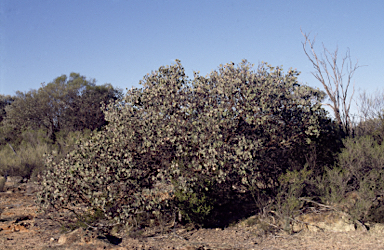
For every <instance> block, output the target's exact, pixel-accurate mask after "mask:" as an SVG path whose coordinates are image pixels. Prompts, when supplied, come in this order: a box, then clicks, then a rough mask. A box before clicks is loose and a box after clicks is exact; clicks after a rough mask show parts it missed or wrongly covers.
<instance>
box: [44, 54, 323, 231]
mask: <svg viewBox="0 0 384 250" xmlns="http://www.w3.org/2000/svg"><path fill="white" fill-rule="evenodd" d="M297 75H298V72H297V71H295V70H289V71H288V73H286V74H284V73H283V71H282V70H281V69H280V68H273V67H271V66H269V65H267V64H261V65H260V66H259V67H258V68H257V69H256V70H255V69H253V68H252V65H250V64H249V63H248V62H246V61H243V62H242V63H241V64H239V65H238V66H237V67H236V66H234V64H227V65H224V66H223V65H221V66H220V67H219V69H218V70H216V71H213V72H212V73H211V74H210V75H208V76H206V77H202V76H200V75H199V74H198V73H195V77H194V79H193V80H190V79H188V78H187V76H186V75H185V73H184V68H183V67H182V66H181V64H180V62H179V61H177V62H176V64H175V65H172V66H169V67H168V66H167V67H161V68H159V70H157V71H155V72H152V73H151V74H148V75H147V76H145V77H144V79H143V81H142V82H141V84H142V88H139V89H138V88H132V89H131V90H128V92H127V94H126V96H125V98H124V99H123V101H122V102H115V103H113V104H109V105H108V106H105V107H104V114H105V119H106V120H107V121H108V125H107V126H106V128H105V130H103V131H100V132H99V133H95V134H94V135H93V137H92V138H91V139H90V140H85V141H82V142H80V143H79V144H78V148H77V149H76V150H75V151H73V152H71V153H69V154H68V155H67V157H66V158H65V159H64V160H62V161H60V162H59V163H55V162H54V161H52V159H51V157H48V158H47V168H48V171H47V173H46V175H45V177H44V179H43V181H42V186H43V190H42V192H41V193H40V194H39V203H40V204H41V205H42V208H43V209H45V210H47V209H49V208H54V209H61V208H67V209H70V210H72V211H74V212H75V213H77V214H79V213H81V211H80V210H79V211H78V210H75V207H79V205H81V204H83V205H86V207H88V210H92V211H93V212H96V211H102V212H103V213H104V215H105V217H104V218H103V219H106V220H107V221H108V223H107V222H101V221H95V222H94V224H93V225H90V226H100V227H105V226H112V224H114V223H129V222H130V221H134V219H135V218H137V215H138V214H141V213H143V212H153V213H160V212H163V211H164V209H180V210H181V211H180V212H181V214H184V216H185V217H187V218H189V219H191V220H194V219H193V218H198V217H199V215H201V216H203V217H204V216H207V215H208V214H209V213H210V211H211V210H212V209H213V208H214V207H215V206H218V204H219V203H220V204H221V203H223V202H225V199H227V198H228V194H230V193H235V192H242V193H244V192H245V193H247V192H248V193H249V192H250V193H252V194H253V196H254V197H255V201H256V202H260V200H262V199H264V198H263V197H262V196H263V194H265V193H266V190H273V189H275V188H276V187H277V186H278V185H279V176H280V175H281V174H283V173H285V172H286V171H287V170H296V169H298V168H300V166H299V165H298V164H299V163H298V162H297V159H296V155H297V154H298V153H299V152H305V150H306V148H308V145H310V144H312V143H315V141H316V138H317V137H318V136H319V134H321V129H320V126H319V121H320V120H319V119H320V118H321V119H322V118H324V112H323V110H322V108H321V105H320V103H319V100H321V99H322V98H323V96H324V95H323V93H321V92H320V91H317V90H314V89H312V88H310V87H307V86H300V85H299V84H298V82H297ZM259 205H262V204H259ZM83 212H84V211H83ZM88 212H89V211H88ZM79 218H80V217H79ZM198 223H201V224H204V221H198Z"/></svg>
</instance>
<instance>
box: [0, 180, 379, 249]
mask: <svg viewBox="0 0 384 250" xmlns="http://www.w3.org/2000/svg"><path fill="white" fill-rule="evenodd" d="M36 190H37V187H36V186H35V185H34V184H29V183H23V184H17V183H10V182H7V185H6V191H5V192H1V193H0V209H2V213H1V216H0V249H16V250H17V249H23V250H24V249H80V250H81V249H185V250H187V249H188V250H192V249H269V250H274V249H370V250H373V249H384V237H383V235H384V229H383V228H384V227H383V226H382V225H380V224H377V225H372V226H371V230H369V231H361V230H358V229H357V230H356V229H355V228H354V227H353V226H351V225H350V224H348V221H345V220H343V218H342V216H341V217H337V216H336V217H335V216H334V215H332V216H331V214H323V215H322V216H318V217H319V218H317V217H316V216H312V217H311V218H310V219H308V218H309V217H310V216H308V215H307V216H306V217H302V218H301V219H302V220H306V221H307V224H302V225H301V226H296V230H297V231H298V233H294V234H292V235H287V234H283V233H281V234H273V235H272V234H267V233H265V232H264V231H263V230H260V226H259V225H252V226H246V223H238V224H237V225H236V226H232V227H229V228H225V229H199V230H187V229H186V228H182V227H179V228H175V229H174V230H173V231H171V232H169V233H167V234H154V233H151V232H150V231H142V232H140V233H138V234H136V235H131V236H124V235H123V236H121V238H114V239H111V238H106V237H102V236H101V235H98V234H96V233H95V232H90V231H85V230H82V229H78V230H75V231H73V232H70V233H63V232H62V229H61V226H60V224H59V223H57V222H55V221H52V220H50V219H49V218H48V216H49V215H48V216H47V215H45V216H43V215H41V214H38V213H37V207H36V205H35V204H34V198H35V191H36ZM321 218H324V219H323V220H322V219H321ZM331 218H333V219H331ZM335 218H336V219H335ZM332 223H333V224H335V225H336V226H334V227H332ZM320 227H323V228H325V229H326V230H315V228H317V229H319V228H320ZM311 228H312V229H311ZM332 228H333V229H332ZM343 230H344V232H343ZM345 230H349V231H348V232H345ZM111 241H112V243H111Z"/></svg>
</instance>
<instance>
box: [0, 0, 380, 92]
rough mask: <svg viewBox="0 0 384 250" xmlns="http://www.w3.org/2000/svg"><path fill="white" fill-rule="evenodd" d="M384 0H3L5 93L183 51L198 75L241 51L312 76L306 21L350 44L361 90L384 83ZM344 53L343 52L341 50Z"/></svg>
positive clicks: (132, 79)
mask: <svg viewBox="0 0 384 250" xmlns="http://www.w3.org/2000/svg"><path fill="white" fill-rule="evenodd" d="M383 13H384V1H357V0H349V1H335V0H323V1H319V0H290V1H286V0H281V1H277V0H268V1H262V0H251V1H243V0H233V1H232V0H231V1H226V0H220V1H212V0H202V1H200V0H191V1H189V0H175V1H171V0H65V1H59V0H0V94H3V95H8V94H10V95H14V94H15V92H16V91H17V90H19V91H22V92H25V91H29V90H31V89H38V88H39V87H40V86H41V85H40V84H41V83H42V82H45V83H48V82H51V81H52V80H53V79H54V78H56V77H58V76H61V75H63V74H66V75H69V74H70V73H71V72H76V73H80V74H81V75H84V76H86V77H87V78H95V79H96V80H97V83H98V84H104V83H111V84H112V85H113V86H116V87H121V88H123V89H125V88H131V87H132V86H135V87H139V84H138V83H139V80H141V79H142V77H143V76H144V75H145V74H146V73H149V72H151V71H152V70H156V69H158V68H159V67H160V66H162V65H169V64H173V63H174V60H175V59H180V60H181V63H182V65H183V66H184V68H185V69H186V72H187V75H189V76H190V77H191V78H192V76H193V74H192V72H193V71H200V72H201V74H202V75H206V74H208V73H209V72H210V71H211V70H214V69H217V67H218V66H219V65H220V64H225V63H229V62H234V63H236V64H237V63H239V62H241V60H242V59H247V60H248V61H249V62H251V63H254V64H255V65H257V64H258V63H259V62H261V61H266V62H268V63H269V64H272V65H273V66H281V65H283V68H284V70H288V69H289V68H290V67H292V68H297V69H298V70H299V71H301V72H302V74H301V76H300V78H299V81H300V82H303V83H307V84H308V85H310V86H313V87H320V88H321V89H322V87H321V85H320V84H319V83H318V82H317V80H316V79H315V78H314V77H313V76H312V75H311V71H313V68H312V65H311V63H310V62H309V61H308V59H307V58H306V56H305V54H304V52H303V49H302V42H303V41H304V38H303V36H302V34H301V32H300V28H301V29H302V30H303V31H305V32H307V33H309V32H310V33H311V36H312V37H313V35H316V34H317V38H316V40H317V43H316V45H317V46H316V48H317V51H318V53H320V52H321V43H322V42H323V43H324V44H325V46H326V47H327V48H329V49H330V50H331V51H333V50H334V49H335V48H336V46H338V47H339V51H340V52H341V53H345V51H346V50H347V48H350V51H351V57H352V59H353V61H354V62H356V60H359V64H360V65H368V66H366V67H362V68H359V69H358V70H357V71H356V74H355V77H354V80H355V82H356V89H357V90H358V89H362V90H367V91H368V92H373V91H374V90H376V89H383V87H384V80H383V79H384V78H383V76H384V70H383V66H384V43H383V40H384V39H383V38H384V15H383ZM340 56H341V55H340Z"/></svg>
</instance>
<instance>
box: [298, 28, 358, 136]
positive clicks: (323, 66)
mask: <svg viewBox="0 0 384 250" xmlns="http://www.w3.org/2000/svg"><path fill="white" fill-rule="evenodd" d="M301 34H302V35H303V36H304V38H305V41H304V42H303V43H302V45H303V50H304V53H305V55H306V56H307V57H308V59H309V61H310V62H311V63H312V66H313V68H314V69H315V71H313V72H311V73H312V75H313V76H314V77H315V78H316V79H317V80H318V81H319V82H320V83H321V84H322V85H323V87H324V89H325V91H326V93H327V95H328V97H329V99H330V100H331V104H328V103H327V104H325V105H327V106H329V107H330V108H331V109H332V110H333V112H334V116H335V119H336V121H337V122H338V123H339V126H340V127H341V128H342V129H343V131H344V132H345V133H346V134H350V133H351V128H352V126H351V118H350V108H351V102H352V98H353V95H354V94H355V86H354V85H353V89H352V93H351V95H348V90H349V88H350V84H351V81H352V77H353V75H354V73H355V71H356V70H357V69H358V68H359V67H360V66H359V65H358V61H357V62H356V64H355V65H352V60H351V55H350V50H349V49H347V52H346V54H345V56H344V57H343V58H342V60H341V64H338V52H339V50H338V48H337V47H336V49H335V51H334V52H330V51H329V50H328V49H327V48H326V47H325V45H324V44H323V53H324V54H323V56H324V58H319V56H318V55H317V53H316V51H315V49H314V43H315V38H316V36H315V37H314V38H313V40H311V39H310V38H309V34H308V35H307V34H306V33H304V32H303V31H302V30H301ZM308 47H309V49H308ZM344 68H346V70H347V79H346V82H343V81H344V76H345V74H344ZM348 97H349V98H348Z"/></svg>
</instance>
